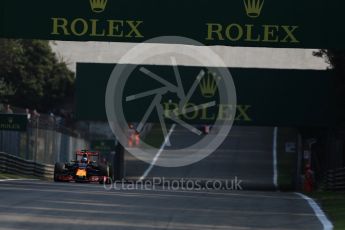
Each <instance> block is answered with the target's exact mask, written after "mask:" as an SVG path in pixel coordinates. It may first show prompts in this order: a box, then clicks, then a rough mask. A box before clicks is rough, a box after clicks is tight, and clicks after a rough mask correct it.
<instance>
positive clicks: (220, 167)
mask: <svg viewBox="0 0 345 230" xmlns="http://www.w3.org/2000/svg"><path fill="white" fill-rule="evenodd" d="M194 136H195V135H194V134H192V133H190V132H188V131H187V130H184V129H183V128H177V129H176V130H175V131H174V132H173V134H172V136H171V138H170V139H171V142H172V144H173V145H174V146H177V147H178V146H179V145H180V146H185V145H186V144H187V143H188V142H190V141H191V139H192V138H193V137H194ZM125 158H126V177H127V178H131V179H135V178H138V177H141V176H142V175H143V173H144V172H145V171H146V169H147V168H148V167H149V164H148V163H145V162H142V161H139V160H137V159H136V158H134V157H133V156H132V155H131V154H129V153H127V154H126V157H125ZM153 177H164V178H166V179H179V178H187V179H188V178H189V179H196V180H205V179H206V180H214V179H217V180H221V181H224V180H233V179H234V178H236V177H237V178H238V179H240V180H242V184H243V187H244V189H245V190H274V189H275V187H274V184H273V128H270V127H233V128H232V130H231V132H230V135H229V136H228V137H227V138H226V140H225V141H224V142H223V144H222V145H221V146H220V147H219V148H218V149H217V150H216V151H215V152H214V153H212V154H211V155H210V156H208V157H207V158H205V159H203V160H201V161H199V162H197V163H195V164H193V165H189V166H185V167H178V168H164V167H157V166H155V167H154V168H153V169H152V170H151V171H150V173H149V175H148V176H147V178H148V179H150V178H153Z"/></svg>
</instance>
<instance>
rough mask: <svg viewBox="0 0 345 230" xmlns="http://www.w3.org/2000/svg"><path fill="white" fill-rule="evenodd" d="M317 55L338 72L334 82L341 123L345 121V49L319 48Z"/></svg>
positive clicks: (315, 53)
mask: <svg viewBox="0 0 345 230" xmlns="http://www.w3.org/2000/svg"><path fill="white" fill-rule="evenodd" d="M314 55H315V56H317V57H322V58H324V59H325V60H326V61H327V62H328V63H329V64H330V66H331V68H332V69H334V71H335V72H336V79H335V82H334V86H335V94H336V97H337V99H336V105H337V107H338V111H337V114H338V117H337V120H339V121H340V122H341V123H345V50H325V49H323V50H319V51H317V52H314Z"/></svg>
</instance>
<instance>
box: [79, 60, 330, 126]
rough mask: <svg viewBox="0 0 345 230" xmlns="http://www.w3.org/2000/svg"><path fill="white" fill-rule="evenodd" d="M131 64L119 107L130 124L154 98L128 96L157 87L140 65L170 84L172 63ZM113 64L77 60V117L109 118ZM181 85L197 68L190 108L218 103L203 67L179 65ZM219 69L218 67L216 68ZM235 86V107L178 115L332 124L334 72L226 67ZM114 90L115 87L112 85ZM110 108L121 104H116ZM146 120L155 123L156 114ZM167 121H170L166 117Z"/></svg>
mask: <svg viewBox="0 0 345 230" xmlns="http://www.w3.org/2000/svg"><path fill="white" fill-rule="evenodd" d="M118 66H124V67H126V68H127V67H128V68H133V69H134V70H133V72H132V74H131V75H130V77H129V78H128V80H127V82H126V83H125V86H124V90H123V92H124V95H123V99H122V106H123V110H124V114H125V117H126V119H127V121H128V122H140V121H141V120H142V118H143V116H144V113H145V111H147V109H148V107H149V106H150V103H151V102H152V100H153V97H147V98H143V99H140V100H137V101H130V102H128V101H126V100H125V98H126V97H127V98H129V97H130V96H131V95H134V94H138V93H139V94H140V93H142V92H150V91H152V90H155V89H157V88H159V87H161V85H160V83H157V82H155V81H154V80H152V79H149V78H148V77H145V74H143V72H142V71H140V70H141V69H142V67H145V68H146V69H149V70H150V71H152V72H153V73H154V74H156V75H158V76H164V79H165V80H166V81H168V82H171V83H172V84H174V71H173V68H172V66H158V65H144V66H142V65H141V66H134V65H122V64H118ZM114 67H115V64H90V63H79V64H77V95H76V96H77V104H76V111H77V117H78V119H81V120H103V121H105V120H107V116H106V112H105V94H106V89H107V84H108V81H109V78H110V76H111V73H112V71H113V69H114ZM178 68H179V71H180V74H181V80H182V83H183V86H184V87H186V88H187V89H188V88H189V87H190V85H192V84H193V81H194V80H195V76H197V75H198V73H199V72H200V71H201V70H204V71H205V73H206V74H205V76H204V78H203V79H202V80H201V81H200V83H199V85H198V86H197V88H196V90H195V93H194V94H193V96H192V97H191V99H190V101H189V103H188V105H187V106H188V107H192V108H193V107H196V106H198V105H200V104H205V103H207V102H209V101H211V100H214V101H216V102H217V101H218V99H217V98H218V92H217V84H218V83H217V79H218V78H217V77H215V76H214V75H213V73H212V72H208V70H207V69H205V68H204V67H195V66H194V67H187V66H179V67H178ZM220 69H222V68H220ZM229 71H230V72H231V75H232V77H233V81H234V84H235V87H236V94H237V105H236V106H235V105H226V104H219V103H217V106H216V107H214V108H213V109H211V108H203V109H200V110H198V111H197V112H194V113H188V114H185V115H183V117H182V119H183V120H184V121H185V122H188V123H194V124H212V123H213V122H214V120H215V119H216V118H217V119H220V120H224V119H233V120H234V121H235V124H237V125H251V126H252V125H269V126H330V125H332V124H333V122H335V120H336V119H335V110H334V98H333V94H332V92H333V90H332V86H333V85H332V80H333V72H331V71H317V70H278V69H241V68H230V69H229ZM114 90H117V89H114ZM160 104H161V105H162V106H163V109H164V111H165V116H166V117H167V118H169V114H166V111H171V110H174V109H176V108H177V107H178V100H177V98H176V96H175V97H174V95H173V94H169V93H168V94H166V95H164V96H163V97H162V99H161V100H160ZM114 106H119V105H118V104H117V105H114ZM229 110H236V116H235V117H228V116H227V111H229ZM152 114H153V115H152V116H150V118H149V121H151V122H157V121H158V117H157V116H155V115H154V114H155V113H152ZM167 122H169V120H167Z"/></svg>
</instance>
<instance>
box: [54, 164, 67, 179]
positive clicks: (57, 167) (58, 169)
mask: <svg viewBox="0 0 345 230" xmlns="http://www.w3.org/2000/svg"><path fill="white" fill-rule="evenodd" d="M64 171H65V164H64V163H61V162H58V163H55V166H54V181H59V179H58V178H57V176H58V175H59V174H62V173H64Z"/></svg>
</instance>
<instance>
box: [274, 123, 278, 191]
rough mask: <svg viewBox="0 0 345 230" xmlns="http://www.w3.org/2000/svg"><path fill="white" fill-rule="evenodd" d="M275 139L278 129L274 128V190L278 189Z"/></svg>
mask: <svg viewBox="0 0 345 230" xmlns="http://www.w3.org/2000/svg"><path fill="white" fill-rule="evenodd" d="M277 138H278V127H274V130H273V184H274V187H275V188H276V189H278V168H277Z"/></svg>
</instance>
